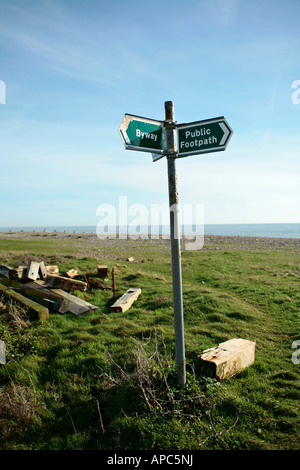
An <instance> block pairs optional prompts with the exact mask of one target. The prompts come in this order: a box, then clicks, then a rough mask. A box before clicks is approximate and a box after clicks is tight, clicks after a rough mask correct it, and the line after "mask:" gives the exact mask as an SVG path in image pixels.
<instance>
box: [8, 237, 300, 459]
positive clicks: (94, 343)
mask: <svg viewBox="0 0 300 470" xmlns="http://www.w3.org/2000/svg"><path fill="white" fill-rule="evenodd" d="M42 238H43V237H42V236H41V237H38V240H34V241H21V240H0V259H1V262H2V263H6V264H10V265H13V266H14V265H18V264H22V263H24V262H26V261H27V260H28V259H31V258H35V257H36V258H39V259H43V260H45V261H46V262H47V263H49V264H57V265H59V267H60V272H61V273H63V272H64V271H67V270H68V269H70V268H73V267H76V268H77V269H78V270H79V272H80V273H81V274H84V273H87V272H93V273H96V271H97V265H98V264H107V265H108V267H109V268H110V269H111V268H112V267H113V266H118V267H119V269H118V270H117V271H116V285H117V295H118V296H119V295H122V294H123V293H124V292H125V290H127V289H128V288H129V287H140V288H141V289H142V294H141V295H140V297H139V298H138V300H137V301H136V302H135V303H134V304H133V306H132V307H131V308H130V310H128V311H127V312H125V313H123V314H121V313H115V312H111V311H110V305H111V304H112V303H113V300H112V293H111V291H101V290H93V291H91V292H84V293H82V292H78V293H77V294H78V295H79V296H81V297H82V298H85V299H86V300H88V301H90V302H92V303H94V304H96V305H98V306H99V311H98V312H92V313H91V314H90V315H88V316H81V317H77V316H75V315H71V314H65V315H59V314H54V313H51V314H50V319H49V320H48V321H45V322H43V323H40V322H37V321H34V320H33V319H30V318H29V319H28V317H27V316H26V313H24V312H23V313H22V315H23V318H24V322H20V321H19V322H16V320H15V319H13V318H12V316H11V315H9V313H8V312H7V311H4V312H3V313H2V314H1V316H0V339H3V340H4V341H5V343H6V348H7V364H6V365H5V366H0V387H1V388H2V390H1V391H0V415H1V412H2V418H0V448H1V449H13V450H15V449H18V450H21V449H35V450H38V449H43V450H46V449H100V450H101V449H115V450H118V449H124V450H129V449H131V450H132V449H135V450H138V449H148V450H159V449H163V450H170V449H172V450H174V449H190V450H193V449H233V450H235V449H245V450H248V449H249V450H250V449H271V450H275V449H299V421H298V418H299V405H298V403H299V365H297V364H294V363H293V362H292V353H293V349H292V343H293V341H295V340H299V339H300V334H299V314H300V310H299V309H300V289H299V278H300V266H299V254H298V253H297V252H296V250H295V249H292V248H289V249H282V250H281V249H276V250H273V251H263V250H259V251H249V250H243V249H241V250H230V249H228V246H226V248H224V249H223V248H222V247H221V249H220V246H218V250H201V251H198V252H183V253H182V277H183V301H184V318H185V343H186V345H185V346H186V359H187V377H188V380H187V386H186V388H185V389H184V390H181V389H179V388H178V386H177V385H176V371H175V366H174V363H175V358H174V354H175V353H174V349H175V346H174V325H173V302H172V275H171V272H172V270H171V258H170V250H169V246H168V244H166V243H155V242H151V241H149V242H148V241H136V242H134V241H128V242H126V241H122V243H119V245H117V244H116V243H114V242H105V243H101V241H97V243H96V242H95V243H94V245H93V246H91V247H89V249H87V247H86V246H85V240H84V237H83V238H82V239H77V240H74V239H70V240H55V241H54V240H52V239H51V240H49V239H46V237H45V239H42ZM48 238H49V237H48ZM129 256H134V258H135V259H136V260H137V261H138V262H137V263H129V262H127V258H128V257H129ZM238 337H240V338H244V339H249V340H255V341H256V357H255V363H254V364H253V365H252V366H251V367H249V368H248V369H246V370H244V371H242V372H241V373H240V374H239V375H237V376H235V377H233V378H231V379H229V380H227V381H224V382H221V383H219V382H217V381H215V380H213V379H210V378H208V377H205V376H202V375H201V373H200V371H199V358H198V357H199V354H201V352H202V351H203V350H204V349H207V348H210V347H214V346H216V345H217V344H219V343H220V342H222V341H226V340H228V339H231V338H238ZM1 403H2V405H1ZM4 403H6V405H4ZM7 403H11V404H13V405H14V406H11V407H10V408H9V407H8V406H7Z"/></svg>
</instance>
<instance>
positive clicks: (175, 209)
mask: <svg viewBox="0 0 300 470" xmlns="http://www.w3.org/2000/svg"><path fill="white" fill-rule="evenodd" d="M165 116H166V117H165V120H166V121H167V123H166V134H167V161H168V180H169V205H170V237H171V255H172V276H173V303H174V327H175V346H176V370H177V382H178V384H179V385H180V386H181V387H184V386H185V383H186V364H185V348H184V321H183V302H182V277H181V250H180V226H179V206H178V188H177V174H176V166H175V158H176V142H175V138H174V137H175V124H176V121H175V113H174V102H173V101H166V102H165Z"/></svg>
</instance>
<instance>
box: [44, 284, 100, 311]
mask: <svg viewBox="0 0 300 470" xmlns="http://www.w3.org/2000/svg"><path fill="white" fill-rule="evenodd" d="M51 290H52V292H54V293H55V294H57V295H59V296H61V297H62V298H63V299H64V300H65V303H64V304H61V306H60V308H59V310H58V311H59V313H66V312H70V313H73V314H74V315H84V314H88V313H90V311H91V310H98V309H99V307H97V306H96V305H92V304H90V303H89V302H86V301H85V300H83V299H80V298H79V297H76V296H75V295H72V294H69V293H68V292H65V291H63V290H62V289H51Z"/></svg>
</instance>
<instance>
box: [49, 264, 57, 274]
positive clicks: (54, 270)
mask: <svg viewBox="0 0 300 470" xmlns="http://www.w3.org/2000/svg"><path fill="white" fill-rule="evenodd" d="M46 271H47V274H59V269H58V266H46Z"/></svg>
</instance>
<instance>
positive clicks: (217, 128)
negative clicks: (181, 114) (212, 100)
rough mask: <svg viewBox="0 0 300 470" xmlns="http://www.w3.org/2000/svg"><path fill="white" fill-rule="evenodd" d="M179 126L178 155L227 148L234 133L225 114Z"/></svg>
mask: <svg viewBox="0 0 300 470" xmlns="http://www.w3.org/2000/svg"><path fill="white" fill-rule="evenodd" d="M177 128H178V157H187V156H188V155H198V154H200V153H209V152H220V151H221V150H225V149H226V147H227V144H228V142H229V140H230V137H231V136H232V133H233V131H232V129H231V127H230V126H229V124H228V122H227V121H226V119H225V118H224V117H223V116H222V117H219V118H215V119H207V120H205V121H198V122H190V123H189V124H179V125H178V126H177Z"/></svg>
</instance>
